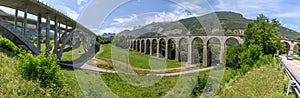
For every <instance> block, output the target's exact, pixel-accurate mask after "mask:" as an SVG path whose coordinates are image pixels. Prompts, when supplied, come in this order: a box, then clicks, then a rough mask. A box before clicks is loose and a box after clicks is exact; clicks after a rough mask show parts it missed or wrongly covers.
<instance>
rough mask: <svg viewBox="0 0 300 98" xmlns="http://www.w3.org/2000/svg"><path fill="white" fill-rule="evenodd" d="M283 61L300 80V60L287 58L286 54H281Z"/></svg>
mask: <svg viewBox="0 0 300 98" xmlns="http://www.w3.org/2000/svg"><path fill="white" fill-rule="evenodd" d="M280 57H281V58H282V62H283V63H284V64H285V66H286V68H287V69H289V70H290V72H291V73H292V74H293V75H294V77H295V78H296V79H297V80H298V81H300V61H298V60H287V58H286V57H285V56H280Z"/></svg>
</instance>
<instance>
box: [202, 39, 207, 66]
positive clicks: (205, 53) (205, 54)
mask: <svg viewBox="0 0 300 98" xmlns="http://www.w3.org/2000/svg"><path fill="white" fill-rule="evenodd" d="M203 66H207V43H206V42H205V43H203Z"/></svg>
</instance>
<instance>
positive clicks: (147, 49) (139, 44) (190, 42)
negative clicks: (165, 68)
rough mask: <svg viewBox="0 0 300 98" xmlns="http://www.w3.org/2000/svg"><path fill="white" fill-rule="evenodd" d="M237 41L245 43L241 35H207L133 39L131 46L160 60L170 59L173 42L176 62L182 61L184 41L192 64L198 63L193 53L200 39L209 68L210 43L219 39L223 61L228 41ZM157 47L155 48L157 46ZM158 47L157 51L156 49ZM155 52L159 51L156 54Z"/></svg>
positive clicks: (220, 58)
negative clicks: (181, 51)
mask: <svg viewBox="0 0 300 98" xmlns="http://www.w3.org/2000/svg"><path fill="white" fill-rule="evenodd" d="M231 38H232V39H235V40H236V41H237V42H238V43H239V44H241V43H243V42H244V40H243V36H241V35H215V36H207V35H204V36H203V35H185V36H157V37H155V38H138V39H131V40H129V45H130V48H131V49H133V50H136V51H139V52H142V53H145V54H152V55H153V56H157V57H160V58H166V59H170V56H171V55H170V47H172V46H171V45H170V43H171V42H173V43H174V44H175V47H176V48H175V60H176V61H181V60H180V56H181V55H180V49H181V47H180V43H181V41H182V40H186V41H187V43H186V44H187V46H188V49H187V50H188V52H187V53H188V54H187V62H188V63H190V64H192V63H197V62H194V60H193V59H194V58H195V57H194V56H193V53H195V50H194V47H195V44H194V42H195V41H196V39H198V40H199V39H200V40H201V41H202V43H203V57H202V58H203V59H202V60H203V61H202V62H203V65H205V66H207V65H208V61H207V60H208V59H207V58H208V54H207V52H208V44H209V41H210V40H212V39H217V40H218V41H219V44H220V53H219V55H220V56H219V58H218V59H219V60H220V61H221V60H222V59H223V58H222V55H223V52H224V51H225V43H226V41H227V40H228V39H231ZM161 42H164V43H165V46H162V45H163V44H162V43H161ZM154 43H157V44H156V45H157V46H154V45H155V44H154ZM154 47H156V49H155V48H154ZM162 47H165V52H164V53H163V52H162ZM155 51H157V52H156V53H155Z"/></svg>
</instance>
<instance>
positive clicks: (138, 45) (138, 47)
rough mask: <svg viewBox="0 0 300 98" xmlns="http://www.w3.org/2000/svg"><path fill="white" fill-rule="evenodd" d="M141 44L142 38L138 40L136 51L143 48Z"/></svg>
mask: <svg viewBox="0 0 300 98" xmlns="http://www.w3.org/2000/svg"><path fill="white" fill-rule="evenodd" d="M140 45H141V43H140V40H138V41H137V46H136V47H137V48H136V51H140V49H141V48H140Z"/></svg>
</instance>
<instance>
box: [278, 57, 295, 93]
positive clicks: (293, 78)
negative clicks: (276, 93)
mask: <svg viewBox="0 0 300 98" xmlns="http://www.w3.org/2000/svg"><path fill="white" fill-rule="evenodd" d="M280 65H281V67H282V69H283V71H284V72H285V73H286V74H287V76H288V78H289V84H288V89H287V93H286V96H288V94H289V89H290V87H291V86H293V87H294V89H295V91H296V93H297V95H298V96H299V95H300V82H299V81H298V80H297V79H296V78H295V76H294V75H293V74H292V73H291V72H290V70H289V69H288V68H287V67H286V66H285V64H284V63H283V62H282V60H280Z"/></svg>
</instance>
